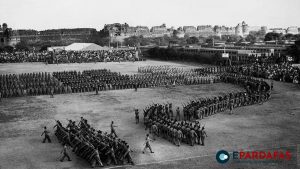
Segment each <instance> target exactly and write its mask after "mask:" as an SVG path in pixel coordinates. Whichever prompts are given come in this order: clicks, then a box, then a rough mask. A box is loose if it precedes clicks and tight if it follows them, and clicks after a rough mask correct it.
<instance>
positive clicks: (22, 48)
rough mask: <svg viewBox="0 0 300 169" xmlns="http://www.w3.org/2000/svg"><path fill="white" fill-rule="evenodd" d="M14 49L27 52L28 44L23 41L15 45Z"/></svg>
mask: <svg viewBox="0 0 300 169" xmlns="http://www.w3.org/2000/svg"><path fill="white" fill-rule="evenodd" d="M15 48H16V50H17V51H29V47H28V44H27V42H25V41H21V42H19V43H17V44H16V46H15Z"/></svg>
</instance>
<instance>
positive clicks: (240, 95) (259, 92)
mask: <svg viewBox="0 0 300 169" xmlns="http://www.w3.org/2000/svg"><path fill="white" fill-rule="evenodd" d="M221 79H222V81H223V82H225V83H233V84H236V85H240V86H243V87H244V88H245V91H237V92H230V93H227V94H224V95H222V96H218V97H213V98H199V99H196V100H193V101H190V102H189V103H188V104H187V105H184V106H183V114H184V120H189V121H190V120H194V119H203V118H204V117H208V116H210V115H213V114H216V113H218V112H222V111H226V110H228V109H229V110H230V111H232V109H233V108H236V107H240V106H247V105H252V104H260V103H262V102H265V101H266V100H267V99H269V98H270V89H271V88H270V86H269V84H268V83H267V82H265V81H262V80H257V79H254V78H252V77H249V76H244V75H238V74H233V73H224V74H222V75H221Z"/></svg>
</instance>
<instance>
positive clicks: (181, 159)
mask: <svg viewBox="0 0 300 169" xmlns="http://www.w3.org/2000/svg"><path fill="white" fill-rule="evenodd" d="M146 65H174V66H176V67H182V68H189V67H197V65H195V64H193V65H190V64H188V63H184V64H179V63H172V62H162V61H144V62H121V63H111V62H110V63H82V64H78V63H76V64H59V65H56V64H55V65H45V64H44V63H16V64H0V74H13V73H30V72H54V71H64V70H77V71H79V70H87V69H103V68H106V69H110V70H111V71H117V72H121V73H122V74H126V73H127V74H133V73H137V68H138V67H140V66H146ZM198 66H200V65H198ZM268 82H269V81H268ZM237 90H243V88H240V87H238V86H235V85H232V84H225V83H216V84H201V85H191V86H175V87H169V88H166V87H158V88H143V89H138V91H137V92H135V91H134V90H133V89H127V90H111V91H101V92H99V95H95V93H92V92H89V93H73V94H61V95H55V96H54V98H50V96H48V95H44V96H28V97H17V98H6V99H2V101H1V102H0V169H56V168H57V169H77V168H90V164H88V163H87V162H86V161H85V160H83V159H81V158H80V157H77V156H76V155H75V154H74V153H72V152H70V155H71V159H72V161H70V162H69V161H65V162H60V161H59V160H58V158H59V157H60V156H61V155H60V152H61V150H62V145H61V144H60V143H58V141H57V138H56V136H55V135H54V129H53V126H54V125H55V120H60V121H61V122H62V124H63V125H64V126H65V125H66V124H67V122H68V120H69V119H72V120H76V121H77V122H78V121H79V120H80V117H84V118H86V119H87V120H88V123H89V124H91V126H92V127H94V128H95V129H100V130H102V131H106V132H110V123H111V121H114V123H115V125H116V126H117V127H116V133H117V134H118V136H119V137H120V138H121V139H124V140H125V141H127V142H128V143H129V145H130V147H131V149H132V150H133V152H132V153H131V154H132V157H133V160H134V162H135V163H136V165H135V166H131V165H125V166H113V165H112V166H109V167H106V168H145V169H146V168H151V169H156V168H170V169H171V168H172V169H173V168H178V169H179V168H185V169H191V168H195V169H196V168H197V169H198V168H201V169H210V168H220V169H221V168H228V169H244V168H251V169H256V168H272V169H273V168H274V169H286V168H287V169H295V168H300V164H299V163H298V165H297V163H296V161H297V159H296V158H297V157H296V156H293V157H292V161H289V162H283V163H263V164H262V163H235V162H233V161H230V162H228V163H226V164H220V163H218V162H217V161H216V152H217V151H219V150H222V149H223V150H227V151H229V152H232V151H240V150H244V151H251V150H257V151H258V150H274V149H290V150H291V151H292V152H293V154H296V153H295V152H294V151H295V149H296V147H297V145H298V144H299V145H298V147H299V146H300V113H299V112H300V104H299V103H300V87H299V86H297V85H295V84H291V83H283V82H274V90H273V91H272V93H271V98H270V99H269V100H268V101H267V102H265V103H263V104H262V105H259V104H256V105H252V106H246V107H240V108H236V109H234V110H233V114H230V113H229V112H222V113H219V114H215V115H213V116H209V117H206V118H205V119H203V120H201V124H205V128H206V133H207V135H208V137H207V138H206V140H205V142H206V143H205V146H200V145H195V146H193V147H192V146H190V145H187V144H182V145H181V146H180V147H177V146H175V145H173V144H172V143H170V142H169V141H167V140H165V139H162V138H157V140H156V141H154V142H151V146H152V149H153V151H154V152H155V153H149V152H147V153H145V154H143V153H142V149H143V146H144V145H143V144H144V140H145V135H146V134H147V131H145V127H144V125H143V109H144V108H145V107H146V106H148V105H150V104H153V103H167V102H169V103H173V109H174V110H175V107H178V106H179V107H180V108H181V113H182V104H184V103H186V102H188V101H189V100H192V99H194V98H199V97H209V96H216V95H220V94H222V93H227V92H230V91H237ZM136 108H137V109H139V112H140V119H141V120H140V123H139V124H135V115H134V109H136ZM181 115H182V114H181ZM44 126H47V127H48V129H49V130H50V132H51V133H50V137H51V139H52V143H42V139H43V137H41V134H42V132H43V127H44ZM299 154H300V153H299ZM298 158H299V157H298ZM298 161H300V160H298Z"/></svg>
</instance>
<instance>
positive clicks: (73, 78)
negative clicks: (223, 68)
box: [0, 66, 220, 98]
mask: <svg viewBox="0 0 300 169" xmlns="http://www.w3.org/2000/svg"><path fill="white" fill-rule="evenodd" d="M145 70H146V71H145ZM155 70H164V71H160V72H158V71H155ZM0 82H1V83H0V97H4V98H8V97H19V96H35V95H51V94H64V93H79V92H92V91H96V92H97V93H98V91H103V90H120V89H133V88H149V87H159V86H171V85H195V84H208V83H217V82H220V78H219V76H215V75H210V74H208V73H205V71H204V70H203V69H190V70H182V69H180V68H169V67H167V68H166V67H165V66H152V67H141V68H139V73H138V74H133V75H128V74H121V73H118V72H111V71H110V70H107V69H98V70H84V71H82V72H80V71H62V72H53V73H52V74H51V73H47V72H38V73H22V74H6V75H0Z"/></svg>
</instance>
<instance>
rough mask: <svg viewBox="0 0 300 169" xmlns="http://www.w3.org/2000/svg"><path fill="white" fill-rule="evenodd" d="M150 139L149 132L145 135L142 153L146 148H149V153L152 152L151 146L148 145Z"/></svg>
mask: <svg viewBox="0 0 300 169" xmlns="http://www.w3.org/2000/svg"><path fill="white" fill-rule="evenodd" d="M150 141H152V140H151V139H150V137H149V134H147V135H146V139H145V143H144V144H145V147H144V150H143V153H145V151H146V149H147V148H149V150H150V152H151V153H154V152H153V151H152V149H151V146H150Z"/></svg>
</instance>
